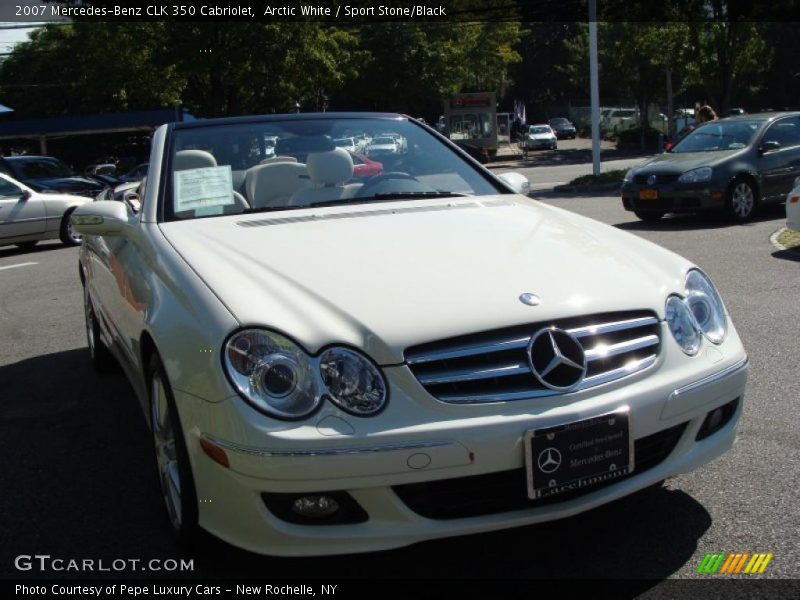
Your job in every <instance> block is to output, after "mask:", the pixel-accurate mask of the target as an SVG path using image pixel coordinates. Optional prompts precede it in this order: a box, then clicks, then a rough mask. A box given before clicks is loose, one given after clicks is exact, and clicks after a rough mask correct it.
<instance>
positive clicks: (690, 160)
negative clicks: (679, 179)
mask: <svg viewBox="0 0 800 600" xmlns="http://www.w3.org/2000/svg"><path fill="white" fill-rule="evenodd" d="M741 153H742V149H739V148H737V149H736V150H720V151H717V152H679V153H672V152H665V153H664V154H659V155H658V156H655V157H654V158H651V159H650V160H647V161H645V162H643V163H641V164H639V165H637V166H635V167H634V169H635V170H636V172H647V173H683V172H685V171H691V170H692V169H697V168H698V167H713V166H716V165H718V164H720V163H722V162H724V161H726V160H728V159H729V158H730V157H732V156H734V155H736V154H741Z"/></svg>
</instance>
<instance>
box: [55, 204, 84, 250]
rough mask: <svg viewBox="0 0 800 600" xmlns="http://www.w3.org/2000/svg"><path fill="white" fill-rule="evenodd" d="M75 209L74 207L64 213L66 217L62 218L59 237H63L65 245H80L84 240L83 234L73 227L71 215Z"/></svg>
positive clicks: (62, 240)
mask: <svg viewBox="0 0 800 600" xmlns="http://www.w3.org/2000/svg"><path fill="white" fill-rule="evenodd" d="M74 210H75V209H74V208H73V209H72V210H68V211H67V212H66V213H65V214H64V218H63V219H61V230H60V231H59V236H58V237H59V238H61V243H62V244H64V245H65V246H80V245H81V242H82V241H83V236H82V235H81V234H80V233H78V232H77V231H75V230H74V229H73V227H72V221H71V220H70V216H72V212H73V211H74Z"/></svg>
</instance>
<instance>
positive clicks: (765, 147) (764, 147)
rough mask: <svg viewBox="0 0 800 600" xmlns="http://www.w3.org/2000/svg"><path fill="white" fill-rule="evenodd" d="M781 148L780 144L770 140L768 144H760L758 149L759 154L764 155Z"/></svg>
mask: <svg viewBox="0 0 800 600" xmlns="http://www.w3.org/2000/svg"><path fill="white" fill-rule="evenodd" d="M780 147H781V144H780V142H776V141H774V140H770V141H768V142H761V145H760V146H759V147H758V153H759V154H765V153H767V152H772V151H773V150H777V149H778V148H780Z"/></svg>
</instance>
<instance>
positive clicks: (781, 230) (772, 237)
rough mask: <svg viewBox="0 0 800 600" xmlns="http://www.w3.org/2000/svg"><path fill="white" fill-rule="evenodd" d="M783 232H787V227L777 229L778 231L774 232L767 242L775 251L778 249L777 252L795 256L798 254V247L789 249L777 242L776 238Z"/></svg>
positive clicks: (799, 249) (799, 251) (799, 252)
mask: <svg viewBox="0 0 800 600" xmlns="http://www.w3.org/2000/svg"><path fill="white" fill-rule="evenodd" d="M784 231H788V227H781V228H780V229H778V231H776V232H775V233H773V234H772V235H771V236H769V242H770V244H772V245H773V246H774V247H775V248H776V249H778V250H782V251H785V252H794V253H796V254H800V247H798V246H791V247H789V246H784V245H783V244H781V243H780V242H779V241H778V237H779V236H780V235H781V234H782V233H783V232H784Z"/></svg>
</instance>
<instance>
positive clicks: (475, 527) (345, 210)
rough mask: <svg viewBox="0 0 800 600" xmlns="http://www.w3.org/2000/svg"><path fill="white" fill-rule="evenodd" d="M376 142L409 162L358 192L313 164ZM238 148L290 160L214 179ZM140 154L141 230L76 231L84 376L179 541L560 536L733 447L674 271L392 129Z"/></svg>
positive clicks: (707, 338)
mask: <svg viewBox="0 0 800 600" xmlns="http://www.w3.org/2000/svg"><path fill="white" fill-rule="evenodd" d="M383 127H387V128H388V127H391V129H392V130H395V131H398V132H399V133H401V134H402V135H403V136H404V137H405V138H407V139H408V148H409V151H408V152H407V153H405V154H404V155H402V157H400V159H399V160H398V161H397V163H396V165H394V167H395V168H396V171H393V172H382V173H380V174H377V175H375V176H373V177H369V178H365V179H364V180H363V181H359V182H356V181H354V180H353V178H352V175H353V164H352V159H351V157H350V154H349V153H348V152H346V151H345V150H344V149H342V148H336V147H335V145H334V143H333V140H334V139H336V138H339V137H342V132H344V131H348V130H354V129H365V130H370V131H379V130H382V128H383ZM259 131H263V133H264V134H265V135H279V136H280V137H281V140H282V141H284V140H292V144H291V145H289V144H285V145H280V144H279V146H278V148H277V152H278V154H279V155H278V156H276V157H274V159H272V160H269V161H267V162H266V163H265V164H261V157H259V156H253V157H251V159H252V164H251V165H248V166H247V168H246V169H245V170H244V171H243V172H240V171H241V165H239V164H237V166H236V169H234V168H232V166H231V165H230V164H227V163H225V162H224V161H225V160H227V157H231V156H236V154H235V153H234V152H232V151H231V150H232V148H229V147H226V145H231V146H233V145H237V146H239V147H246V146H247V141H248V140H251V139H252V138H253V136H254V135H256V134H258V132H259ZM152 144H153V145H152V153H151V157H150V165H151V169H150V173H151V177H152V180H151V181H148V182H147V185H146V186H145V189H144V191H143V194H144V197H143V202H142V209H141V211H140V212H139V213H138V214H135V213H134V212H133V211H132V210H130V209H129V208H128V207H127V205H126V204H124V203H122V202H114V201H105V202H95V203H93V204H88V205H86V206H82V207H79V208H78V209H77V210H76V211H75V213H74V214H73V217H72V221H73V223H74V224H75V228H76V229H77V230H78V231H79V232H81V233H83V234H84V235H85V236H87V237H86V239H85V242H84V244H83V246H82V247H81V252H80V277H81V281H82V283H83V285H84V308H85V314H86V332H87V340H88V345H89V349H90V354H91V357H92V360H93V362H94V365H95V366H96V367H97V368H99V369H103V368H107V367H108V366H109V364H110V362H111V361H112V360H114V359H116V360H117V361H118V362H119V363H120V364H121V365H122V366H123V369H124V372H125V373H126V375H127V376H128V378H129V379H130V381H131V384H132V386H133V388H134V389H135V391H136V394H137V397H138V399H139V401H140V402H141V405H142V408H143V409H144V413H145V415H146V416H147V419H148V422H149V423H150V425H151V429H152V435H153V438H152V439H153V447H154V449H155V455H156V458H157V460H156V461H155V462H154V464H156V465H157V467H158V474H159V478H160V481H161V489H162V493H163V496H164V502H165V506H166V507H167V511H168V514H169V516H170V519H171V522H172V525H173V527H174V529H175V532H176V533H177V534H178V536H179V537H180V538H181V539H184V540H186V539H191V538H192V534H193V533H194V532H195V531H196V530H197V528H198V527H201V528H204V529H206V530H207V531H209V532H211V533H212V534H214V535H216V536H219V537H220V538H222V539H224V540H226V541H228V542H230V543H232V544H234V545H237V546H240V547H242V548H246V549H248V550H251V551H254V552H261V553H266V554H273V555H310V554H338V553H351V552H362V551H370V550H381V549H387V548H394V547H399V546H404V545H408V544H413V543H416V542H419V541H423V540H428V539H434V538H442V537H448V536H456V535H464V534H470V533H480V532H485V531H491V530H496V529H503V528H509V527H517V526H522V525H526V524H530V523H537V522H542V521H550V520H553V519H560V518H563V517H566V516H569V515H574V514H576V513H579V512H582V511H586V510H588V509H591V508H593V507H596V506H599V505H601V504H604V503H607V502H610V501H612V500H615V499H617V498H621V497H623V496H626V495H628V494H631V493H633V492H636V491H638V490H641V489H643V488H647V487H650V486H653V485H655V484H658V483H659V482H661V481H662V480H664V479H665V478H667V477H671V476H674V475H677V474H679V473H685V472H688V471H691V470H693V469H696V468H697V467H700V466H701V465H703V464H705V463H707V462H708V461H710V460H713V459H715V458H716V457H718V456H720V455H721V454H722V453H724V452H725V451H727V450H728V449H729V448H730V447H731V446H732V444H733V442H734V438H735V435H736V426H737V422H738V421H739V417H740V415H741V412H742V403H743V401H744V394H745V383H746V379H747V368H748V367H747V355H746V354H745V350H744V348H743V347H742V343H741V341H740V339H739V336H738V335H737V332H736V329H735V328H734V326H733V323H732V322H731V320H730V318H729V316H728V313H727V311H726V309H725V306H724V305H723V303H722V300H721V299H720V297H719V295H718V294H717V291H716V290H715V288H714V285H713V284H712V283H711V281H710V279H709V278H708V277H707V276H706V275H705V274H704V273H703V272H702V271H701V270H699V269H698V268H697V266H695V265H694V264H692V263H691V262H690V261H688V260H686V259H684V258H681V257H680V256H677V255H675V254H673V253H672V252H669V251H667V250H665V249H664V248H661V247H659V246H656V245H654V244H652V243H649V242H647V241H645V240H643V239H641V238H639V237H638V236H635V235H632V234H630V233H627V232H624V231H621V230H619V229H616V228H614V227H610V226H607V225H604V224H601V223H599V222H596V221H593V220H591V219H588V218H585V217H581V216H578V215H576V214H574V213H572V212H569V211H567V210H564V209H560V208H556V207H552V206H548V205H545V204H542V203H539V202H536V201H533V200H531V199H530V198H528V197H526V196H524V195H521V194H519V193H518V191H520V190H522V189H523V185H522V184H521V181H520V180H521V176H519V175H517V176H516V177H512V176H508V175H504V176H502V178H501V177H497V176H495V175H494V174H492V173H491V172H490V171H488V170H486V169H485V168H484V167H482V166H481V165H479V164H478V163H477V162H476V161H472V160H467V158H466V157H465V156H462V154H461V153H460V152H458V151H456V149H455V148H454V147H453V146H452V145H451V144H450V143H449V142H447V141H446V140H444V139H442V138H441V137H439V136H437V135H436V134H434V133H433V132H431V131H430V130H429V129H428V128H425V127H423V126H421V125H420V124H419V123H417V122H416V121H414V120H413V119H409V118H407V117H401V116H399V115H373V114H368V113H367V114H347V115H336V114H334V113H328V114H324V115H295V114H293V115H270V116H264V117H247V118H239V119H225V120H214V119H209V120H201V121H194V122H187V123H174V124H170V125H165V126H162V127H160V128H159V129H158V130H157V131H156V132H155V134H154V136H153V142H152ZM282 148H291V149H292V152H289V153H287V154H285V155H282V154H281V149H282ZM157 174H158V175H157ZM235 181H241V182H242V183H241V185H237V186H236V187H234V183H233V182H235ZM507 182H509V183H507ZM512 186H513V187H512ZM89 467H90V465H87V468H89ZM128 500H129V501H135V499H131V498H128Z"/></svg>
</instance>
